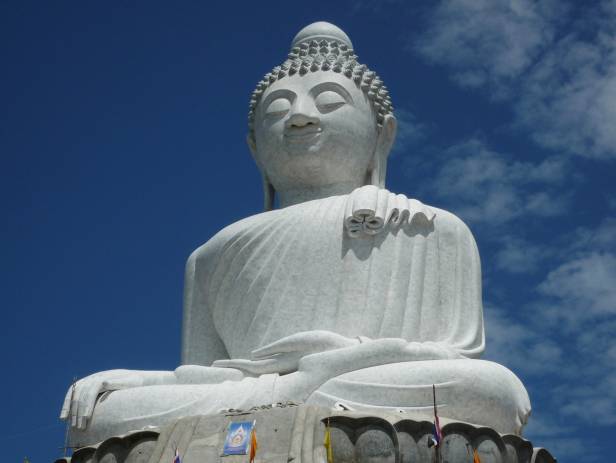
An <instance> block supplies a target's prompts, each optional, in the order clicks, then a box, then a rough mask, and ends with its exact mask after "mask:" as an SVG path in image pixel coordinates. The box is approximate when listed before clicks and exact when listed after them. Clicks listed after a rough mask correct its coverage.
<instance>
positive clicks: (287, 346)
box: [251, 330, 359, 360]
mask: <svg viewBox="0 0 616 463" xmlns="http://www.w3.org/2000/svg"><path fill="white" fill-rule="evenodd" d="M357 343H359V340H357V339H352V338H347V337H346V336H342V335H340V334H337V333H332V332H331V331H325V330H314V331H302V332H301V333H295V334H292V335H290V336H287V337H285V338H282V339H280V340H278V341H275V342H273V343H271V344H268V345H266V346H263V347H261V348H259V349H255V350H253V351H252V352H251V356H252V358H253V359H255V360H258V359H263V358H268V357H271V356H273V355H276V354H283V353H291V352H296V353H301V354H303V355H307V354H312V353H315V352H322V351H325V350H331V349H339V348H342V347H348V346H351V345H354V344H357Z"/></svg>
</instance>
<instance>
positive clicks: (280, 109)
mask: <svg viewBox="0 0 616 463" xmlns="http://www.w3.org/2000/svg"><path fill="white" fill-rule="evenodd" d="M290 109H291V102H290V101H289V100H288V99H286V98H277V99H275V100H274V101H272V102H271V103H270V104H269V106H268V107H267V109H266V110H265V116H266V117H268V118H279V117H283V116H284V115H285V114H287V113H288V112H289V110H290Z"/></svg>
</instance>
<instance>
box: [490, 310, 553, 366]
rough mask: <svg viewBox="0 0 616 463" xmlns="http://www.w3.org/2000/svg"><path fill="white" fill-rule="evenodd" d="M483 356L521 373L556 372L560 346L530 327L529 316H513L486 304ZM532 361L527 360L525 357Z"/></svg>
mask: <svg viewBox="0 0 616 463" xmlns="http://www.w3.org/2000/svg"><path fill="white" fill-rule="evenodd" d="M484 318H485V324H486V326H485V331H486V355H485V358H486V359H489V360H493V361H495V362H497V363H500V364H502V365H505V366H507V367H508V368H511V369H512V370H513V371H514V372H519V373H521V374H524V375H545V374H546V373H548V372H552V373H556V372H557V371H558V369H559V365H560V362H561V360H562V355H563V353H562V349H561V348H560V346H558V344H557V343H556V342H554V341H553V340H551V339H550V338H549V337H548V336H545V335H543V334H542V333H541V332H540V331H537V330H536V329H535V328H533V326H532V324H531V323H529V321H528V320H523V319H520V318H518V319H517V320H514V319H512V318H511V317H510V316H508V315H507V314H506V312H505V311H504V310H503V309H500V308H498V307H496V306H493V305H486V307H485V310H484ZM529 358H532V359H533V361H532V362H529V361H528V359H529Z"/></svg>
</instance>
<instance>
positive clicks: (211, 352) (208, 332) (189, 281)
mask: <svg viewBox="0 0 616 463" xmlns="http://www.w3.org/2000/svg"><path fill="white" fill-rule="evenodd" d="M213 247H214V246H213V245H212V244H211V242H208V243H206V244H204V245H203V246H201V247H200V248H198V249H197V250H195V251H194V252H193V253H192V254H191V255H190V257H189V258H188V261H187V262H186V273H185V278H184V317H183V324H182V365H211V364H212V363H213V362H214V361H215V360H219V359H226V358H229V354H228V353H227V350H226V349H225V346H224V344H223V342H222V340H221V339H220V336H218V333H217V332H216V328H215V327H214V321H213V318H212V313H211V312H210V309H209V307H208V303H207V283H208V277H209V275H208V274H209V270H210V269H211V267H212V266H213V265H215V261H216V256H215V253H214V252H213V250H212V248H213Z"/></svg>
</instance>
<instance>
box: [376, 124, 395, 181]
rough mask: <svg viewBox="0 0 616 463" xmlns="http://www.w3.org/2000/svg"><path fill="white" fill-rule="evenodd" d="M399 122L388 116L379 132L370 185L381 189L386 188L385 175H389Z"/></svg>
mask: <svg viewBox="0 0 616 463" xmlns="http://www.w3.org/2000/svg"><path fill="white" fill-rule="evenodd" d="M397 129H398V122H397V121H396V118H395V117H394V116H393V114H388V115H386V116H385V117H384V119H383V124H382V125H381V128H380V129H379V131H378V137H377V141H376V148H375V150H374V158H373V161H372V170H371V172H370V183H371V184H372V185H374V186H378V187H379V188H385V175H386V174H387V157H388V156H389V152H390V151H391V147H392V146H393V144H394V141H395V139H396V131H397Z"/></svg>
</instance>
